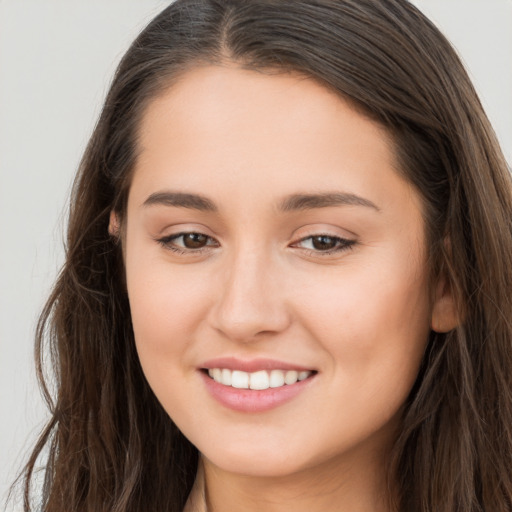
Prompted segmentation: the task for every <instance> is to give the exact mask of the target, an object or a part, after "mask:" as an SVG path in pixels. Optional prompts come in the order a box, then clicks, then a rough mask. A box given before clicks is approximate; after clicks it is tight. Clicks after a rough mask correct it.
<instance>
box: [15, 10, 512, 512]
mask: <svg viewBox="0 0 512 512" xmlns="http://www.w3.org/2000/svg"><path fill="white" fill-rule="evenodd" d="M226 61H229V62H232V63H235V64H237V65H239V66H241V67H244V68H248V69H258V70H262V71H267V70H269V71H272V72H279V71H280V70H282V71H295V72H299V73H303V74H306V75H308V76H311V77H313V78H315V79H316V80H318V81H319V82H321V83H322V84H324V85H325V86H326V87H329V88H331V89H333V90H334V91H337V92H338V94H340V95H341V96H343V97H344V98H345V99H347V100H348V101H350V102H351V103H352V104H353V105H354V106H355V107H356V108H358V109H360V111H361V112H363V113H365V114H366V115H369V116H371V117H372V118H373V119H375V120H377V121H378V122H380V123H381V124H382V125H384V126H385V127H386V128H387V129H388V131H389V133H390V134H392V136H393V138H394V141H395V147H396V153H397V156H398V161H399V172H401V173H402V174H403V176H405V177H406V179H407V180H409V181H410V182H411V183H412V184H413V185H414V186H415V187H416V189H417V190H418V192H419V194H420V196H421V197H422V199H423V203H424V208H425V212H426V213H425V217H426V218H425V221H426V225H427V240H428V243H429V248H430V249H429V251H430V259H429V262H430V267H431V268H430V271H431V275H432V279H435V278H437V277H438V276H440V275H444V276H445V277H446V279H447V280H448V282H449V285H450V286H451V287H452V290H453V293H454V294H455V297H456V301H457V304H458V308H459V311H458V314H459V318H460V325H459V327H457V328H456V329H455V330H453V331H451V332H450V333H448V334H438V333H435V332H432V333H431V335H430V340H429V344H428V348H427V351H426V354H425V357H424V360H423V362H422V366H421V369H420V373H419V375H418V378H417V381H416V383H415V385H414V387H413V389H412V390H411V393H410V396H409V398H408V400H407V402H406V404H405V405H404V410H403V421H402V428H401V433H400V435H399V437H398V439H397V440H396V444H395V446H394V448H393V452H392V454H391V457H390V466H389V472H390V481H392V482H394V483H395V485H397V486H398V501H397V503H396V508H397V510H402V511H406V512H432V511H436V512H479V511H487V512H505V511H509V512H510V511H511V510H512V299H511V292H512V225H511V224H512V184H511V176H510V173H509V171H508V168H507V165H506V162H505V160H504V158H503V156H502V153H501V152H500V149H499V146H498V143H497V141H496V138H495V136H494V133H493V131H492V129H491V127H490V125H489V122H488V120H487V118H486V116H485V114H484V112H483V109H482V107H481V105H480V102H479V100H478V98H477V95H476V93H475V91H474V89H473V87H472V85H471V82H470V80H469V78H468V76H467V74H466V72H465V70H464V68H463V66H462V64H461V62H460V60H459V59H458V57H457V56H456V54H455V52H454V50H453V49H452V48H451V46H450V44H449V43H448V42H447V40H446V39H445V38H444V37H443V36H442V35H441V34H440V32H439V31H438V30H437V29H436V28H435V27H434V26H433V25H432V24H431V23H430V22H429V21H428V20H427V19H426V18H425V17H424V16H423V15H422V14H421V13H420V12H419V11H418V10H417V9H416V8H415V7H413V6H412V5H410V4H409V3H408V2H407V1H406V0H279V1H278V0H177V1H176V2H174V3H173V4H171V5H170V6H169V7H168V8H166V9H165V10H164V11H163V12H162V13H161V14H160V15H158V16H157V17H156V18H155V19H154V20H153V21H152V22H151V23H150V24H149V26H148V27H147V28H146V29H145V30H144V31H143V32H142V33H141V34H140V36H139V37H138V38H137V39H136V41H135V42H134V43H133V44H132V46H131V47H130V48H129V50H128V52H127V53H126V55H125V56H124V58H123V60H122V62H121V63H120V65H119V68H118V70H117V72H116V75H115V78H114V81H113V83H112V86H111V89H110V92H109V94H108V96H107V99H106V101H105V105H104V108H103V111H102V113H101V117H100V119H99V121H98V124H97V126H96V129H95V131H94V133H93V135H92V137H91V140H90V142H89V144H88V146H87V149H86V151H85V155H84V157H83V160H82V162H81V165H80V169H79V173H78V176H77V178H76V181H75V185H74V189H73V193H72V197H71V207H70V217H69V229H68V236H67V244H66V245H67V247H66V262H65V265H64V268H63V270H62V272H61V274H60V277H59V279H58V281H57V283H56V285H55V288H54V290H53V293H52V295H51V297H50V299H49V301H48V303H47V306H46V308H45V310H44V311H43V314H42V316H41V318H40V322H39V325H38V330H37V343H36V353H37V361H38V372H39V377H40V381H41V385H42V388H43V391H44V394H45V396H46V399H47V402H48V405H49V407H50V411H51V420H50V422H49V423H48V425H47V427H46V428H45V429H44V431H43V433H42V435H41V437H40V439H39V441H38V443H37V445H36V447H35V449H34V451H33V454H32V456H31V458H30V460H29V462H28V464H27V466H26V469H25V474H24V477H25V511H27V512H28V511H30V510H32V504H31V502H32V501H34V500H35V505H34V506H35V508H36V509H37V510H43V511H46V512H64V511H66V512H85V511H88V512H92V511H94V512H101V511H109V512H129V511H130V512H135V511H140V510H150V511H158V510H166V511H171V512H179V511H181V510H182V508H183V506H184V503H185V501H186V498H187V495H188V493H189V491H190V488H191V485H192V483H193V480H194V476H195V472H196V468H197V450H196V449H195V448H194V447H193V446H192V445H191V444H190V443H189V442H188V441H187V440H186V439H185V438H184V436H183V435H182V434H181V433H180V431H179V430H178V429H177V427H176V426H175V425H174V423H173V422H172V420H171V419H170V418H169V417H168V415H167V414H166V413H165V411H164V410H163V409H162V407H161V406H160V404H159V403H158V401H157V400H156V398H155V396H154V395H153V393H152V391H151V389H150V388H149V386H148V384H147V382H146V380H145V378H144V375H143V373H142V370H141V367H140V365H139V362H138V358H137V354H136V350H135V345H134V339H133V332H132V327H131V321H130V312H129V307H128V299H127V295H126V289H125V286H124V267H123V260H122V254H121V250H122V249H121V246H120V244H118V243H117V242H116V240H114V239H113V238H111V237H110V236H109V234H108V223H109V214H110V212H111V211H112V210H114V211H116V212H117V213H118V215H119V217H120V218H121V219H122V217H123V214H124V211H125V206H126V199H127V193H128V189H129V186H130V177H131V171H132V169H133V167H134V162H135V161H136V158H137V127H138V124H139V121H140V119H141V116H142V115H143V113H144V110H145V107H146V105H147V104H148V102H149V101H151V100H152V99H154V98H155V97H156V95H158V94H159V93H161V92H162V91H163V90H164V89H165V88H167V87H169V86H172V82H173V80H175V79H176V78H177V77H178V76H179V75H180V74H181V73H183V72H184V71H186V69H189V68H190V67H192V66H195V65H198V64H204V63H211V64H220V65H221V64H222V63H223V62H226ZM47 360H48V362H49V366H51V368H52V369H53V373H52V374H51V375H45V374H44V373H45V368H46V364H45V363H46V361H47ZM47 383H49V384H47ZM49 388H52V389H53V391H50V389H49ZM41 462H42V464H43V465H44V484H43V489H42V493H38V495H37V496H33V495H32V493H31V482H32V481H33V480H34V477H35V476H36V472H37V467H38V465H39V464H40V463H41Z"/></svg>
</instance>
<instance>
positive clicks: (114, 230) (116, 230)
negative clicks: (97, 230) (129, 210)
mask: <svg viewBox="0 0 512 512" xmlns="http://www.w3.org/2000/svg"><path fill="white" fill-rule="evenodd" d="M108 232H109V234H110V236H111V237H113V238H117V239H119V237H120V234H121V223H120V222H119V216H118V215H117V213H116V212H115V211H114V210H112V211H111V212H110V220H109V223H108Z"/></svg>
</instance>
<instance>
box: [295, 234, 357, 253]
mask: <svg viewBox="0 0 512 512" xmlns="http://www.w3.org/2000/svg"><path fill="white" fill-rule="evenodd" d="M355 244H356V241H355V240H347V239H346V238H341V237H339V236H331V235H313V236H308V237H306V238H303V239H302V240H300V241H299V242H297V244H296V246H297V247H300V248H302V249H305V250H306V251H308V252H309V253H310V254H316V255H318V256H329V255H331V254H335V253H341V252H343V251H345V250H347V249H350V248H351V247H353V246H354V245H355Z"/></svg>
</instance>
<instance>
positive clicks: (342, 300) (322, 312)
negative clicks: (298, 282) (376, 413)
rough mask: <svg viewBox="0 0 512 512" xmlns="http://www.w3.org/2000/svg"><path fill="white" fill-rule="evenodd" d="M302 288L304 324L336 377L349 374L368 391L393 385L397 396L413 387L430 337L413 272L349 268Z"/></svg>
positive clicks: (422, 285) (422, 293) (422, 284)
mask: <svg viewBox="0 0 512 512" xmlns="http://www.w3.org/2000/svg"><path fill="white" fill-rule="evenodd" d="M381 263H382V261H381ZM307 290H308V293H307V294H304V295H303V300H304V303H305V304H307V307H306V308H305V310H306V311H307V317H306V320H305V323H306V324H307V326H308V329H309V330H310V332H313V333H314V336H315V338H316V339H317V340H319V341H320V343H321V344H322V345H323V347H324V349H325V350H326V352H327V353H328V354H329V355H330V358H331V362H332V365H333V367H334V368H335V371H336V372H337V373H338V377H339V378H340V379H348V376H350V381H351V382H353V383H356V385H357V386H358V389H359V390H363V389H364V388H367V389H368V392H371V389H370V388H371V387H372V386H373V387H374V388H378V387H379V386H381V385H388V384H389V385H393V384H392V383H393V382H398V381H400V388H401V389H402V388H403V389H402V392H403V390H404V389H406V388H408V387H409V386H410V385H412V382H413V381H414V379H415V377H416V373H417V369H418V366H419V363H420V361H421V357H422V355H423V352H424V349H425V345H426V342H427V339H428V333H429V309H430V307H429V300H428V293H427V286H426V279H425V278H424V276H423V275H422V274H421V273H420V272H418V271H417V269H415V268H410V269H408V268H407V265H400V260H397V261H396V263H394V262H390V263H389V264H388V265H382V264H381V265H379V266H378V267H376V268H374V269H372V268H371V267H369V266H366V267H365V268H364V271H362V270H361V269H356V268H351V269H350V271H347V272H344V273H343V275H342V276H341V275H340V278H339V279H330V280H329V282H325V283H322V282H321V281H317V282H316V283H314V282H310V283H308V286H307ZM396 376H400V379H397V378H396ZM390 383H391V384H390ZM363 394H364V393H363Z"/></svg>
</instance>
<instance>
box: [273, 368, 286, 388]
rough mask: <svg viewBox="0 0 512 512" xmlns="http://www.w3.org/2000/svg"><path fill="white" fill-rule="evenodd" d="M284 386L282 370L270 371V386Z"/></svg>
mask: <svg viewBox="0 0 512 512" xmlns="http://www.w3.org/2000/svg"><path fill="white" fill-rule="evenodd" d="M281 386H284V372H283V371H282V370H272V371H271V372H270V387H271V388H280V387H281Z"/></svg>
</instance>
